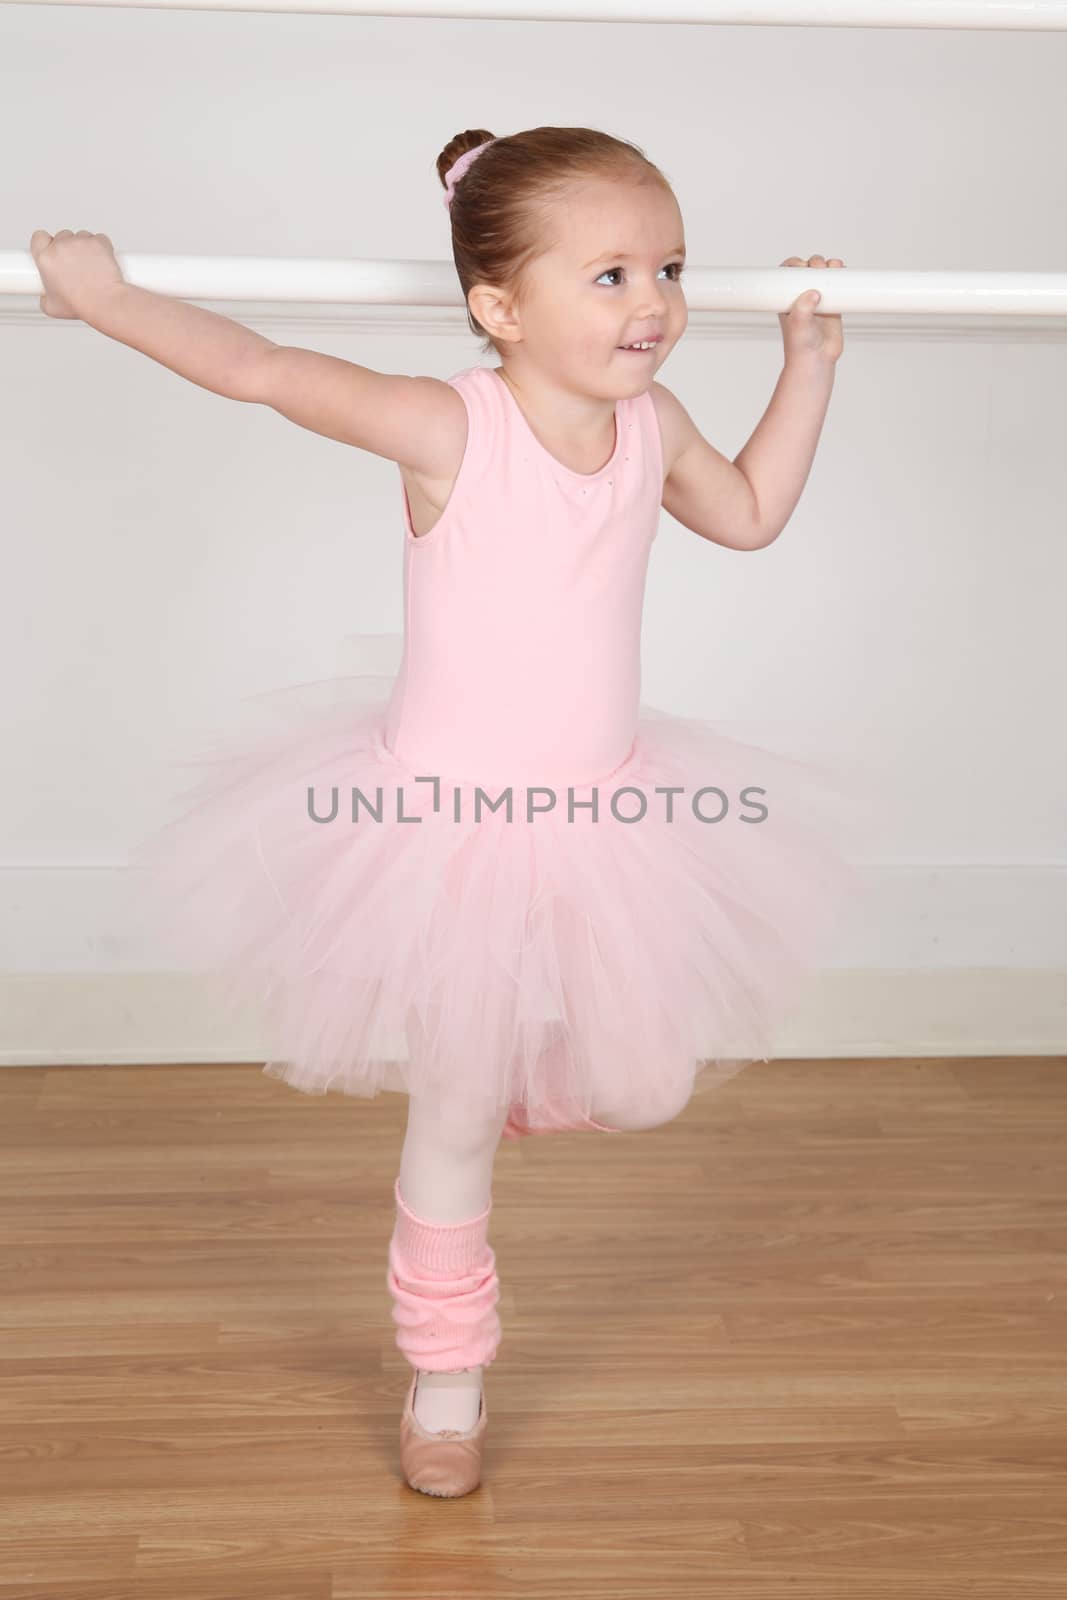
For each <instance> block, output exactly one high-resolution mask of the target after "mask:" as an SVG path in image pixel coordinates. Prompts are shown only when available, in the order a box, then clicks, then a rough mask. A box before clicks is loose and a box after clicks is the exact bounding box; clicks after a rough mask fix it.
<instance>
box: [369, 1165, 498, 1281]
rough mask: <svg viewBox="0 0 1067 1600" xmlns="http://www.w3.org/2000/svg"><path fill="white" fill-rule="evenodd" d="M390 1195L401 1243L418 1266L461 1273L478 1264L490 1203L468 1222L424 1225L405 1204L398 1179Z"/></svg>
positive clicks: (433, 1270) (423, 1221) (425, 1223)
mask: <svg viewBox="0 0 1067 1600" xmlns="http://www.w3.org/2000/svg"><path fill="white" fill-rule="evenodd" d="M393 1193H394V1195H395V1197H396V1209H397V1231H398V1235H399V1239H400V1243H401V1245H402V1248H403V1249H404V1250H405V1252H406V1253H407V1254H408V1255H410V1256H411V1257H412V1258H413V1259H414V1260H416V1261H418V1263H419V1264H420V1266H423V1267H427V1268H429V1270H430V1271H431V1272H461V1271H463V1269H464V1268H469V1267H473V1266H476V1265H477V1264H478V1261H479V1260H480V1258H481V1256H482V1253H483V1251H484V1249H485V1242H486V1225H487V1223H488V1221H489V1213H490V1212H491V1211H492V1209H493V1202H492V1200H490V1202H489V1204H488V1205H487V1206H486V1208H485V1210H484V1211H482V1212H480V1213H479V1215H478V1216H476V1217H472V1218H471V1219H470V1221H469V1222H426V1221H425V1220H424V1219H423V1218H422V1217H417V1216H416V1215H415V1213H414V1212H413V1211H411V1210H410V1209H409V1208H408V1206H406V1205H405V1204H404V1198H403V1196H402V1195H401V1193H400V1179H399V1177H398V1178H397V1179H396V1181H395V1183H394V1184H393Z"/></svg>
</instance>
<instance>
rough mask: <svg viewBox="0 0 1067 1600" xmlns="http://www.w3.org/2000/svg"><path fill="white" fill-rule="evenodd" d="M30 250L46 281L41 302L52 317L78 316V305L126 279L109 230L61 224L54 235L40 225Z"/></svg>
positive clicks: (46, 312)
mask: <svg viewBox="0 0 1067 1600" xmlns="http://www.w3.org/2000/svg"><path fill="white" fill-rule="evenodd" d="M30 253H31V255H32V256H33V259H34V264H35V265H36V267H37V271H38V272H39V273H40V274H41V282H42V283H43V284H44V294H43V295H42V296H41V300H40V305H41V310H42V311H43V312H44V313H45V315H46V316H48V317H74V318H77V317H79V316H80V315H81V313H80V312H79V311H78V309H77V307H78V306H80V305H86V304H87V303H88V302H89V301H90V300H91V299H93V298H94V297H95V296H96V295H98V294H100V293H101V291H103V290H106V289H108V288H109V287H110V286H111V285H113V284H116V283H125V281H126V280H125V278H124V277H123V276H122V272H121V269H120V268H119V264H118V262H117V261H116V260H115V251H114V248H113V246H112V243H111V240H110V239H109V238H108V236H107V234H106V233H89V232H88V230H87V229H85V228H81V229H80V230H79V231H78V232H77V233H72V232H71V230H70V229H69V228H61V229H60V231H59V232H58V233H57V234H55V235H52V234H50V233H46V232H45V230H44V229H43V228H38V229H37V230H36V231H35V232H34V233H33V234H32V235H31V237H30Z"/></svg>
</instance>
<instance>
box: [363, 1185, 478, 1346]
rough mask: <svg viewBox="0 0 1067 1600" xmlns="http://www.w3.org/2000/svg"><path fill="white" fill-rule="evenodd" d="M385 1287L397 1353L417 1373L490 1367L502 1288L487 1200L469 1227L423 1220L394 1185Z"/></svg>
mask: <svg viewBox="0 0 1067 1600" xmlns="http://www.w3.org/2000/svg"><path fill="white" fill-rule="evenodd" d="M393 1192H394V1195H395V1197H396V1226H395V1228H394V1229H393V1236H392V1239H391V1240H390V1242H389V1270H388V1274H387V1282H388V1286H389V1291H390V1294H391V1295H392V1301H393V1306H392V1317H393V1321H394V1322H395V1323H396V1326H397V1335H396V1343H397V1348H398V1349H399V1350H400V1351H401V1352H402V1353H403V1355H404V1356H405V1357H406V1358H407V1360H408V1361H409V1362H410V1363H411V1365H412V1366H413V1367H415V1368H417V1369H418V1370H420V1371H422V1372H459V1371H461V1370H462V1368H464V1367H480V1366H489V1364H490V1363H491V1362H492V1361H493V1360H494V1358H495V1356H496V1353H497V1347H498V1346H499V1344H500V1338H501V1328H500V1318H499V1316H498V1315H497V1309H496V1307H497V1301H498V1300H499V1298H500V1283H499V1279H498V1278H497V1273H496V1257H495V1255H494V1254H493V1251H492V1249H491V1247H490V1245H489V1242H488V1229H489V1214H490V1212H491V1211H492V1209H493V1207H492V1201H490V1203H489V1205H488V1206H487V1207H486V1209H485V1210H484V1211H483V1212H482V1213H481V1215H480V1216H477V1217H473V1218H472V1219H471V1220H470V1221H469V1222H456V1223H436V1222H425V1221H424V1220H423V1219H422V1218H421V1217H417V1216H416V1215H415V1213H414V1212H413V1211H409V1210H408V1207H407V1206H406V1205H405V1204H404V1200H403V1196H402V1195H401V1193H400V1180H399V1178H398V1179H397V1180H396V1183H395V1184H394V1186H393Z"/></svg>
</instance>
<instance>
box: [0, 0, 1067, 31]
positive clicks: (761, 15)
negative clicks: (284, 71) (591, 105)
mask: <svg viewBox="0 0 1067 1600" xmlns="http://www.w3.org/2000/svg"><path fill="white" fill-rule="evenodd" d="M21 3H22V4H24V5H108V6H136V7H137V8H138V9H139V10H140V9H142V8H147V9H149V10H157V11H310V12H326V13H329V12H336V13H337V14H339V15H345V14H347V15H350V16H361V17H470V18H474V19H477V20H480V21H489V20H494V21H504V22H655V23H661V22H689V23H693V22H707V23H723V24H728V25H730V26H735V27H743V26H755V27H771V28H775V27H777V28H782V27H784V28H790V27H802V28H1002V29H1005V30H1008V31H1014V30H1016V29H1034V30H1037V31H1039V32H1058V31H1059V30H1060V29H1061V28H1067V0H749V3H748V4H743V3H741V4H739V3H737V0H733V3H732V4H731V3H729V0H21Z"/></svg>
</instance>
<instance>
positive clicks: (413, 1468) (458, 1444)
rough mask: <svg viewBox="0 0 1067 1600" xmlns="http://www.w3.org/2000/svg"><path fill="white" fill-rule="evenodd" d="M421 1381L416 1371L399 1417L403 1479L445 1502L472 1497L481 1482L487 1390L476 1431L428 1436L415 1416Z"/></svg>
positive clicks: (410, 1486) (450, 1429) (421, 1492)
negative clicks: (466, 1496) (417, 1385)
mask: <svg viewBox="0 0 1067 1600" xmlns="http://www.w3.org/2000/svg"><path fill="white" fill-rule="evenodd" d="M418 1381H419V1374H418V1372H413V1373H412V1375H411V1386H410V1388H409V1389H408V1397H407V1402H406V1404H405V1406H404V1414H403V1416H402V1417H401V1418H400V1470H401V1471H402V1472H403V1474H404V1480H405V1482H406V1483H407V1485H408V1487H409V1488H411V1489H417V1490H418V1492H419V1493H420V1494H432V1495H438V1496H439V1497H440V1498H442V1499H448V1500H454V1499H457V1498H458V1497H459V1496H460V1495H464V1494H470V1492H471V1490H472V1489H477V1487H478V1485H479V1483H480V1482H481V1480H482V1451H483V1449H484V1447H485V1424H486V1411H485V1392H484V1388H483V1391H482V1395H481V1401H480V1409H479V1412H478V1420H477V1422H476V1423H475V1424H474V1427H473V1428H470V1429H469V1430H468V1431H467V1432H466V1433H461V1432H460V1431H459V1430H458V1429H456V1428H444V1429H442V1431H441V1432H440V1433H429V1432H427V1430H426V1429H425V1428H424V1427H423V1426H422V1423H421V1422H420V1421H419V1419H418V1417H417V1416H416V1415H415V1385H416V1384H417V1383H418ZM483 1383H484V1379H483Z"/></svg>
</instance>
